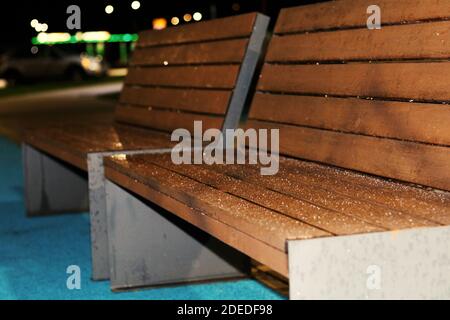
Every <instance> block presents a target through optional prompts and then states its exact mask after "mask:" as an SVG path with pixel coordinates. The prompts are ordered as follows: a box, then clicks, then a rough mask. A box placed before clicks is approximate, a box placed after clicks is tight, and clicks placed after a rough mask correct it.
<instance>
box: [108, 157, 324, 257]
mask: <svg viewBox="0 0 450 320" xmlns="http://www.w3.org/2000/svg"><path fill="white" fill-rule="evenodd" d="M146 157H148V155H141V156H127V159H126V160H117V159H113V160H111V161H109V160H108V161H107V164H106V166H108V167H110V168H113V169H115V170H116V171H119V172H121V173H123V174H125V175H128V176H129V177H130V178H133V179H136V180H137V181H139V182H141V183H145V184H146V185H147V186H149V187H151V188H153V189H155V190H156V191H158V192H161V193H163V194H166V195H168V196H170V197H172V198H174V199H177V200H178V201H180V202H182V203H185V204H186V205H188V206H189V207H191V208H194V209H196V210H199V211H202V212H203V213H204V214H206V215H208V216H209V217H211V218H213V219H216V220H219V221H221V222H223V223H225V224H227V225H229V226H231V227H233V228H236V229H238V230H240V231H241V232H243V233H246V234H248V235H250V236H252V237H254V238H256V239H259V240H260V241H262V242H264V243H266V244H268V245H270V246H272V247H274V248H276V249H278V250H281V251H286V239H310V238H315V237H322V236H330V235H331V234H330V233H328V232H325V231H323V230H320V229H317V228H314V227H312V226H310V225H307V224H305V223H302V222H300V221H298V220H295V219H292V218H289V217H286V216H284V215H281V214H278V213H276V212H273V211H271V210H268V209H266V208H264V207H261V206H258V205H256V204H254V203H251V202H248V201H246V200H243V199H240V198H237V197H234V196H232V195H229V194H226V193H223V192H221V191H220V190H217V189H215V188H213V187H210V186H208V185H205V184H202V183H200V182H198V181H196V180H193V179H191V178H188V177H185V176H182V175H179V174H177V173H175V172H172V171H170V170H167V169H165V168H162V167H160V166H157V165H154V164H152V163H151V162H149V161H146Z"/></svg>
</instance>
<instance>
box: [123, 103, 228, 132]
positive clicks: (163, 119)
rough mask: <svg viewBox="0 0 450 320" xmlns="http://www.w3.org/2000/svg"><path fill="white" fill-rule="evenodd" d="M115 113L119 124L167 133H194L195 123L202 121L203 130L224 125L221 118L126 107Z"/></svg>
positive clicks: (219, 127)
mask: <svg viewBox="0 0 450 320" xmlns="http://www.w3.org/2000/svg"><path fill="white" fill-rule="evenodd" d="M115 112H116V114H115V116H116V120H117V121H119V122H124V123H128V124H132V125H138V126H143V127H148V128H152V129H157V130H163V131H167V132H172V131H173V130H175V129H178V128H183V129H187V130H189V131H190V132H193V128H194V121H202V128H203V130H206V129H209V128H217V129H221V127H222V123H223V118H221V117H215V116H210V115H203V114H196V113H188V112H176V111H170V110H161V109H148V108H140V107H130V106H126V105H121V106H118V107H117V108H116V111H115Z"/></svg>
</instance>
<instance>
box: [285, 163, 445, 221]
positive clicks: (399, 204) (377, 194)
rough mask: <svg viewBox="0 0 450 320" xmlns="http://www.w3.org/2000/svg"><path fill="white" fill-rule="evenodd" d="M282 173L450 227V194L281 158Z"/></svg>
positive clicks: (309, 183) (310, 185)
mask: <svg viewBox="0 0 450 320" xmlns="http://www.w3.org/2000/svg"><path fill="white" fill-rule="evenodd" d="M280 168H281V169H280V171H287V172H289V173H292V174H294V175H295V177H298V178H296V179H298V180H301V181H305V183H307V184H308V186H309V188H314V187H321V188H326V189H327V190H330V191H333V192H336V193H339V194H342V195H347V196H349V197H352V198H356V199H360V200H364V201H368V202H371V203H377V204H380V205H384V206H386V207H388V208H392V209H395V210H399V211H401V212H404V213H406V215H405V217H406V218H407V217H408V214H412V215H414V216H416V217H422V218H425V219H428V220H430V221H434V222H436V223H439V224H443V225H448V224H450V193H449V192H442V191H437V190H430V189H425V188H417V187H413V186H410V185H407V184H404V183H399V182H393V181H389V180H387V179H380V178H376V177H372V176H368V175H364V174H359V173H357V172H353V171H349V170H345V169H339V168H336V167H331V166H324V165H320V164H316V163H313V162H306V161H299V160H295V159H289V158H284V157H281V158H280Z"/></svg>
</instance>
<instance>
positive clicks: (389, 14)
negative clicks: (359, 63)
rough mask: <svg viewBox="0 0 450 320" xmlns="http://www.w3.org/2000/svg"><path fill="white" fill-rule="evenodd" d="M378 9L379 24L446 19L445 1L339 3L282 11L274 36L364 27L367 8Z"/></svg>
mask: <svg viewBox="0 0 450 320" xmlns="http://www.w3.org/2000/svg"><path fill="white" fill-rule="evenodd" d="M373 4H376V5H378V6H379V7H380V8H381V23H382V24H399V23H404V22H415V21H418V20H433V19H445V18H448V17H450V7H449V5H448V0H427V1H423V0H378V1H375V2H374V1H372V0H340V1H328V2H324V3H319V4H313V5H307V6H300V7H295V8H286V9H282V10H281V12H280V15H279V17H278V21H277V24H276V27H275V32H276V33H287V32H301V31H311V30H324V29H334V28H347V27H365V26H366V23H367V18H368V17H369V15H368V14H367V8H368V7H369V6H370V5H373Z"/></svg>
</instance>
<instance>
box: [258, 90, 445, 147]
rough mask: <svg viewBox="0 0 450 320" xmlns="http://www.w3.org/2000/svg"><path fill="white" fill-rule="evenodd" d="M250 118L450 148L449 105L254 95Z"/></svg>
mask: <svg viewBox="0 0 450 320" xmlns="http://www.w3.org/2000/svg"><path fill="white" fill-rule="evenodd" d="M249 117H250V118H252V119H261V120H267V121H271V122H280V123H285V124H292V125H300V126H307V127H315V128H323V129H329V130H335V131H343V132H350V133H360V134H365V135H372V136H379V137H389V138H396V139H402V140H410V141H420V142H426V143H431V144H442V145H448V146H450V126H449V123H450V106H448V105H442V104H431V103H410V102H397V101H376V100H366V99H355V98H333V97H328V98H325V97H316V96H297V95H277V94H264V93H257V94H256V95H255V97H254V99H253V103H252V107H251V109H250V115H249Z"/></svg>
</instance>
